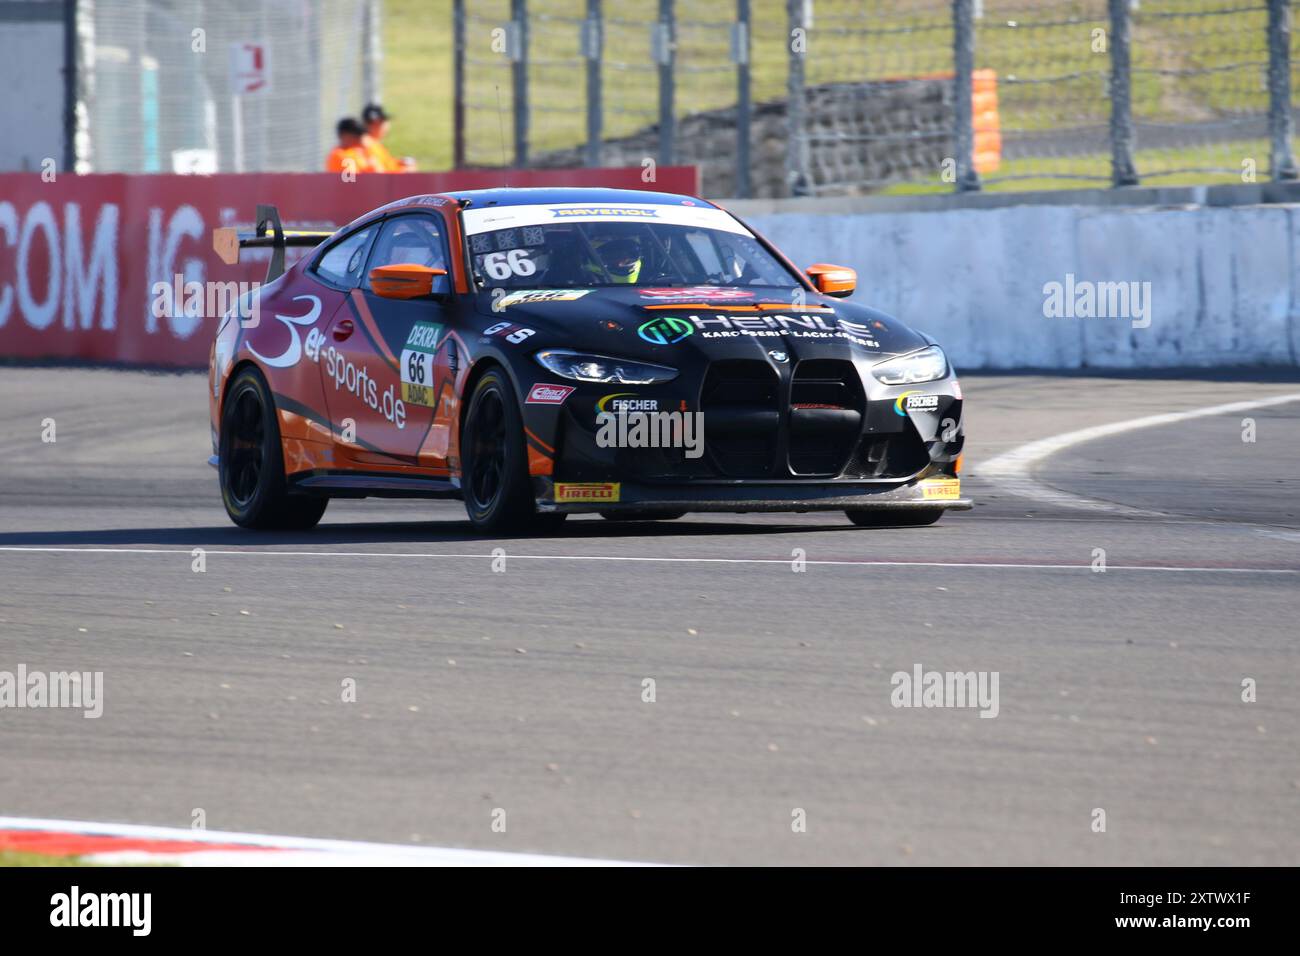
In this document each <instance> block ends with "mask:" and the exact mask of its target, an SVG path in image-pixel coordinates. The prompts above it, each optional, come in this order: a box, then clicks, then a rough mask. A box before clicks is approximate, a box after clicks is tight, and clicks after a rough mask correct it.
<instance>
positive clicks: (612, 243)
mask: <svg viewBox="0 0 1300 956" xmlns="http://www.w3.org/2000/svg"><path fill="white" fill-rule="evenodd" d="M591 244H592V245H593V246H594V247H595V249H596V255H597V256H598V257H599V258H600V264H601V265H602V266H604V268H605V272H607V273H609V278H610V280H611V281H613V282H615V283H617V284H619V285H635V284H636V280H637V279H638V278H639V277H640V275H641V265H642V263H643V261H644V259H645V257H644V255H643V254H642V252H641V240H640V238H639V237H637V236H620V237H618V238H614V239H605V240H601V239H597V238H593V239H592V243H591ZM585 268H586V269H587V271H588V272H590V273H591V274H592V276H593V277H594V278H600V279H603V278H604V276H603V275H602V274H601V272H600V269H599V268H598V267H597V266H596V264H595V263H593V262H589V263H587V264H586V265H585Z"/></svg>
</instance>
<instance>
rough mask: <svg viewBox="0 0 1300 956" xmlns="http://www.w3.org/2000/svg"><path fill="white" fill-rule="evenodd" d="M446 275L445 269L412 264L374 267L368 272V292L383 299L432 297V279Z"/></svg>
mask: <svg viewBox="0 0 1300 956" xmlns="http://www.w3.org/2000/svg"><path fill="white" fill-rule="evenodd" d="M446 274H447V270H446V269H435V268H433V267H432V266H418V265H416V264H415V263H413V262H399V263H397V264H396V265H391V266H375V268H373V269H371V270H370V291H371V292H373V293H374V294H375V295H381V296H383V297H384V298H385V299H418V298H420V297H421V296H426V295H432V294H433V280H434V277H436V276H445V275H446Z"/></svg>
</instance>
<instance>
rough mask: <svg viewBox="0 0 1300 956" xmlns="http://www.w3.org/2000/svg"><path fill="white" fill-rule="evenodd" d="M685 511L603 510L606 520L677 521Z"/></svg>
mask: <svg viewBox="0 0 1300 956" xmlns="http://www.w3.org/2000/svg"><path fill="white" fill-rule="evenodd" d="M685 515H686V512H685V511H602V512H600V516H601V517H602V518H604V519H605V520H606V521H676V520H677V519H678V518H682V517H685Z"/></svg>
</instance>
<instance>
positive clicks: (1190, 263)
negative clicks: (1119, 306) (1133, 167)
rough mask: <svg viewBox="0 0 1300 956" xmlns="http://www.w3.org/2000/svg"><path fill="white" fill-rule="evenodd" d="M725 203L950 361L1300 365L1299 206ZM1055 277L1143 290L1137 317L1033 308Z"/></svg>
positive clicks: (967, 364) (963, 364) (979, 364)
mask: <svg viewBox="0 0 1300 956" xmlns="http://www.w3.org/2000/svg"><path fill="white" fill-rule="evenodd" d="M728 206H729V208H732V209H734V210H735V211H736V212H737V214H739V215H740V216H741V217H742V218H744V219H746V221H748V222H749V223H750V224H751V225H753V226H754V227H755V228H757V229H758V230H760V231H761V232H763V233H764V234H766V235H767V236H768V238H770V239H771V240H772V241H773V242H775V243H776V244H777V245H778V246H779V247H780V248H782V249H783V250H784V251H785V252H786V253H788V254H789V255H790V256H791V258H792V259H794V261H795V262H796V263H797V264H798V265H800V266H807V265H809V264H811V263H813V262H833V263H836V264H838V265H846V266H852V267H853V268H855V269H857V270H858V282H859V288H858V292H857V293H856V294H855V296H854V301H857V302H862V303H865V304H868V305H873V306H875V307H877V308H880V309H883V310H884V311H886V312H889V313H891V314H893V315H895V316H897V317H898V318H900V319H902V320H903V321H905V322H907V323H908V324H909V325H911V326H913V327H914V328H917V329H920V330H922V331H925V332H928V333H930V334H931V335H933V336H934V337H935V338H936V339H938V340H939V342H940V343H942V345H943V346H944V348H945V349H946V350H947V352H948V353H949V355H950V356H951V358H952V361H953V364H954V365H956V366H957V367H958V368H960V369H981V368H988V369H993V368H1027V367H1029V368H1064V369H1074V368H1172V367H1180V366H1184V367H1206V366H1216V365H1289V366H1295V365H1300V311H1298V310H1300V290H1298V289H1297V277H1300V241H1298V240H1300V204H1271V205H1232V206H1202V205H1188V206H1179V207H1175V208H1167V207H1165V208H1162V207H1151V206H1147V207H1143V206H1136V207H1121V206H1087V205H1077V206H1075V205H1007V206H1001V207H998V208H988V209H971V208H956V209H949V210H945V211H898V210H890V211H879V212H875V211H853V212H834V211H829V210H828V208H827V206H825V205H819V206H818V207H817V211H815V212H802V211H793V210H790V209H789V207H786V208H784V209H781V210H779V211H774V210H773V209H772V207H771V206H770V205H769V206H762V205H759V204H757V203H754V204H747V203H739V202H737V203H730V204H728ZM747 207H748V208H747ZM1067 276H1073V278H1074V282H1075V289H1076V290H1080V289H1082V288H1083V287H1082V285H1081V283H1085V282H1088V283H1117V282H1124V283H1138V285H1137V286H1136V287H1135V288H1136V289H1137V290H1139V292H1141V291H1142V290H1144V289H1149V314H1148V318H1149V325H1146V326H1145V327H1142V326H1143V323H1144V322H1145V321H1146V319H1143V318H1140V317H1136V316H1133V315H1132V313H1133V312H1134V310H1133V308H1132V305H1133V304H1134V302H1136V301H1138V300H1134V302H1131V303H1130V309H1129V312H1130V317H1086V318H1085V317H1078V316H1077V315H1076V316H1073V317H1056V318H1051V317H1048V316H1047V315H1046V314H1045V302H1046V301H1047V299H1048V295H1047V292H1048V291H1049V290H1050V287H1049V285H1048V284H1049V283H1060V284H1061V286H1062V291H1063V292H1064V288H1065V286H1066V283H1067V282H1068V281H1069V280H1068V279H1067ZM1142 283H1150V285H1149V286H1145V287H1144V286H1143V285H1142ZM1062 298H1064V295H1062ZM1115 301H1118V300H1115ZM1143 301H1145V300H1143ZM1076 302H1078V300H1076Z"/></svg>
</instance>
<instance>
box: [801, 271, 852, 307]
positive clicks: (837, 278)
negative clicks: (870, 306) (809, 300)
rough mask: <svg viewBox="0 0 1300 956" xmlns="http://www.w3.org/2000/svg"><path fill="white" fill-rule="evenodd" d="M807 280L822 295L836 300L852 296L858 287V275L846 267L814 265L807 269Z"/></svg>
mask: <svg viewBox="0 0 1300 956" xmlns="http://www.w3.org/2000/svg"><path fill="white" fill-rule="evenodd" d="M808 278H810V279H812V281H813V285H814V286H816V287H817V291H818V292H820V293H821V294H822V295H833V296H835V298H837V299H843V298H844V297H845V296H850V295H852V294H853V290H854V289H856V288H857V287H858V274H857V272H856V271H854V270H853V269H850V268H849V267H848V266H833V265H829V264H828V263H825V262H818V263H814V264H813V265H810V266H809V267H808Z"/></svg>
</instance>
